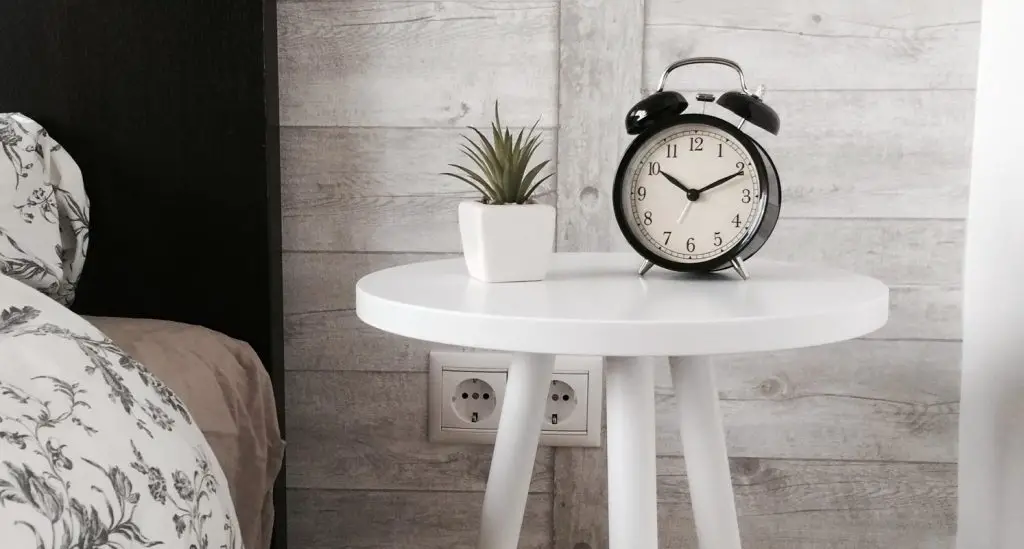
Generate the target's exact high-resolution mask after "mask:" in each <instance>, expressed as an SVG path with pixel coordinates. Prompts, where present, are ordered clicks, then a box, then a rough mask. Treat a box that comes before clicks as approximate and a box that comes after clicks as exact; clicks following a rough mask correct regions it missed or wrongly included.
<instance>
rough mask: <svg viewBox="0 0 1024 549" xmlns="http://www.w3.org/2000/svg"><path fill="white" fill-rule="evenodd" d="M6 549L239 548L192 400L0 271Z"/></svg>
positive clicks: (0, 514)
mask: <svg viewBox="0 0 1024 549" xmlns="http://www.w3.org/2000/svg"><path fill="white" fill-rule="evenodd" d="M0 303H2V305H0V539H2V540H3V542H2V545H3V547H4V549H23V548H24V549H79V548H81V549H85V548H99V547H109V548H114V549H128V548H138V547H154V546H159V547H163V548H173V549H178V548H181V549H210V548H222V549H236V548H237V549H241V548H242V547H244V545H243V543H242V540H241V535H240V534H241V531H240V527H239V523H238V520H237V518H236V513H235V510H234V506H233V502H232V499H231V495H230V491H229V489H228V480H227V478H226V476H225V474H224V472H223V471H222V469H221V467H220V465H219V464H218V462H217V459H216V456H215V454H214V452H213V450H212V448H211V447H210V445H209V444H208V443H207V441H206V438H205V436H204V435H203V433H202V431H201V430H200V428H199V426H198V425H197V423H196V420H195V419H194V417H193V416H192V414H191V413H190V412H189V411H188V409H187V407H186V404H185V403H184V402H183V401H182V400H181V399H180V398H179V397H178V396H177V395H176V394H175V393H174V391H172V390H171V389H170V388H169V387H168V386H167V385H166V384H165V383H164V382H163V381H161V379H160V378H159V377H157V376H156V375H154V374H153V373H152V372H151V371H150V370H149V369H147V368H146V367H145V366H143V365H142V364H140V363H139V362H138V361H136V360H135V359H134V358H132V357H131V356H130V355H129V354H127V353H126V352H124V351H122V350H121V349H120V348H119V347H118V346H117V345H115V344H114V342H113V341H112V340H111V339H109V338H108V337H106V336H105V335H104V334H103V333H102V332H101V331H100V330H99V329H98V328H96V327H95V326H93V325H92V324H90V323H89V322H88V321H86V320H85V319H84V318H82V317H80V316H78V315H76V314H75V313H73V312H71V311H70V310H68V309H67V308H65V307H63V306H62V305H60V304H59V303H57V302H56V301H54V300H52V299H50V298H49V297H47V296H46V295H44V294H43V293H42V292H40V291H38V290H36V289H34V288H32V287H30V286H28V285H26V284H24V283H22V282H20V281H18V280H15V279H14V278H11V277H9V276H0Z"/></svg>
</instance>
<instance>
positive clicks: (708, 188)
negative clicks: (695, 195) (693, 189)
mask: <svg viewBox="0 0 1024 549" xmlns="http://www.w3.org/2000/svg"><path fill="white" fill-rule="evenodd" d="M739 175H743V169H740V171H738V172H736V173H734V174H730V175H727V176H725V177H723V178H721V179H719V180H718V181H715V182H714V183H712V184H710V185H707V186H706V187H704V188H702V189H700V190H698V191H697V192H699V193H704V192H707V191H710V190H711V189H714V188H715V187H717V186H719V185H723V184H725V183H727V182H728V181H729V180H730V179H732V178H734V177H736V176H739Z"/></svg>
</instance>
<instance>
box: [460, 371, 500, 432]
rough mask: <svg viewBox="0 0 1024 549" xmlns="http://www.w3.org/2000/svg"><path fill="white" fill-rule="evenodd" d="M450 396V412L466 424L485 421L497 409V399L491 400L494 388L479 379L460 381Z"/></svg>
mask: <svg viewBox="0 0 1024 549" xmlns="http://www.w3.org/2000/svg"><path fill="white" fill-rule="evenodd" d="M452 395H453V398H452V404H451V405H452V411H454V412H455V415H456V416H458V418H459V419H461V420H462V421H465V422H466V423H479V422H483V421H487V419H488V418H490V417H492V416H493V414H494V412H495V410H496V408H497V398H492V397H494V387H492V386H491V384H489V383H487V382H486V381H484V380H482V379H480V378H475V377H474V378H468V379H464V380H462V381H461V382H459V383H458V384H457V385H456V386H455V387H454V388H453V390H452ZM481 396H483V398H480V397H481ZM459 397H461V398H459Z"/></svg>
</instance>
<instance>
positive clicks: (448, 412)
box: [429, 351, 604, 447]
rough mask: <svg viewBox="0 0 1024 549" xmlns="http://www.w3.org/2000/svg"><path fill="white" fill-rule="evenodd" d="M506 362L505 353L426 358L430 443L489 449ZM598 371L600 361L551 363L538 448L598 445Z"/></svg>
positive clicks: (584, 359) (558, 359) (579, 359)
mask: <svg viewBox="0 0 1024 549" xmlns="http://www.w3.org/2000/svg"><path fill="white" fill-rule="evenodd" d="M511 362H512V355H511V354H509V353H497V352H481V351H467V352H458V351H434V352H431V353H430V395H429V405H430V413H429V416H430V418H429V423H430V430H429V432H430V440H431V441H433V442H459V443H475V444H494V438H495V435H496V434H497V432H498V420H499V418H500V417H501V409H502V404H503V403H504V401H505V385H506V382H507V380H508V367H509V364H510V363H511ZM603 366H604V363H603V360H602V359H601V357H582V356H558V357H556V359H555V367H554V374H553V375H552V378H551V384H550V386H549V390H548V394H547V398H546V399H545V401H544V423H543V424H542V426H541V435H540V444H541V445H542V446H587V447H597V446H600V445H601V400H602V395H603V380H604V378H603V374H604V368H603Z"/></svg>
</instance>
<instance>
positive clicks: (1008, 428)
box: [957, 0, 1024, 549]
mask: <svg viewBox="0 0 1024 549" xmlns="http://www.w3.org/2000/svg"><path fill="white" fill-rule="evenodd" d="M1022 60H1024V0H983V6H982V22H981V45H980V55H979V64H978V85H977V95H976V104H975V125H974V146H973V151H972V155H973V156H972V174H971V186H970V205H969V208H968V214H967V237H966V242H967V243H966V250H965V260H964V279H963V291H964V311H963V339H964V341H963V362H962V367H963V371H962V387H961V404H960V435H959V443H960V449H959V475H958V477H959V502H958V507H959V509H958V515H959V519H958V531H957V547H958V549H1019V548H1020V547H1024V77H1022V74H1024V73H1022V71H1024V62H1022Z"/></svg>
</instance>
